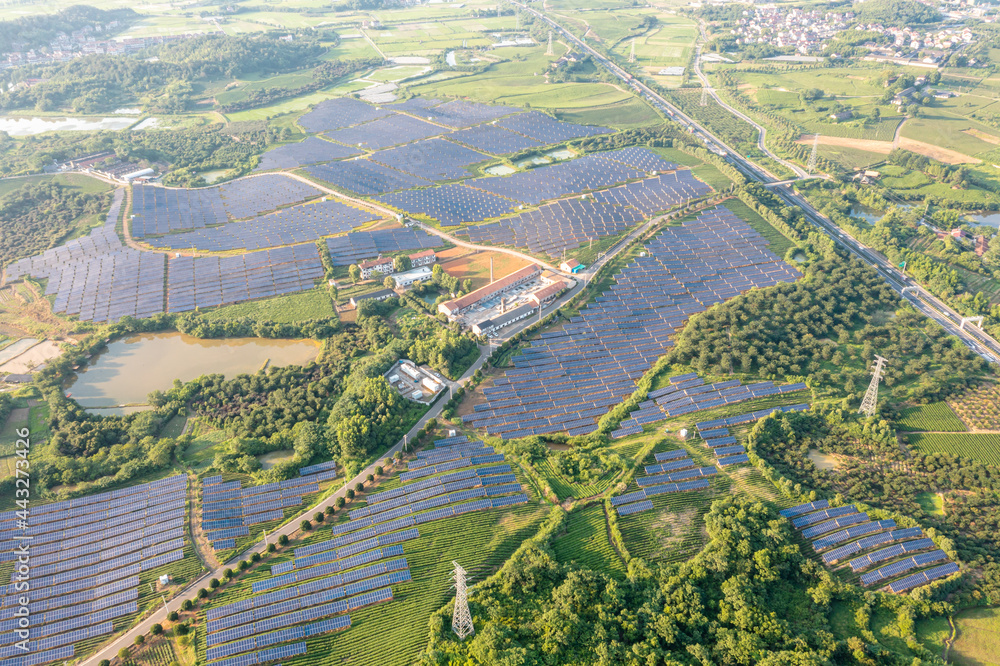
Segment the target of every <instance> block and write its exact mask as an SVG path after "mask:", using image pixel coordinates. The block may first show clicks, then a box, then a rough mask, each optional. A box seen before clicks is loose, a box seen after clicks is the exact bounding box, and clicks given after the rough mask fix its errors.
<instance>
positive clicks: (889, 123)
mask: <svg viewBox="0 0 1000 666" xmlns="http://www.w3.org/2000/svg"><path fill="white" fill-rule="evenodd" d="M902 121H903V119H902V118H882V119H881V120H879V121H877V122H865V123H862V122H859V121H854V122H851V121H848V122H845V123H831V122H820V121H815V120H814V121H805V122H802V123H801V125H802V128H803V129H804V130H805V131H806V133H807V134H821V135H823V136H836V137H841V138H845V139H865V140H870V141H892V139H893V136H895V134H896V128H897V127H899V123H901V122H902Z"/></svg>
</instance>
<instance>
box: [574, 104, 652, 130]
mask: <svg viewBox="0 0 1000 666" xmlns="http://www.w3.org/2000/svg"><path fill="white" fill-rule="evenodd" d="M554 113H555V116H556V117H557V118H558V119H559V120H562V121H565V122H568V123H578V124H581V125H603V126H605V127H614V128H617V129H629V128H631V127H642V126H644V125H649V124H652V123H655V122H657V121H659V120H660V116H659V114H657V113H656V111H654V110H653V109H652V107H650V106H649V105H648V104H646V103H645V102H643V101H642V100H640V99H638V98H636V97H630V98H629V99H627V100H622V101H619V102H614V103H612V104H605V105H603V106H595V107H593V108H587V109H562V108H557V109H555V110H554Z"/></svg>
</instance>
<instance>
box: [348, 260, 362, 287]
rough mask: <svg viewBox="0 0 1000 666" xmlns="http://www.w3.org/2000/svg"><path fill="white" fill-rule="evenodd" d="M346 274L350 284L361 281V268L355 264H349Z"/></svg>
mask: <svg viewBox="0 0 1000 666" xmlns="http://www.w3.org/2000/svg"><path fill="white" fill-rule="evenodd" d="M347 274H348V275H350V276H351V282H353V283H354V284H357V283H358V281H359V280H361V267H360V266H358V265H357V264H351V265H350V266H348V268H347Z"/></svg>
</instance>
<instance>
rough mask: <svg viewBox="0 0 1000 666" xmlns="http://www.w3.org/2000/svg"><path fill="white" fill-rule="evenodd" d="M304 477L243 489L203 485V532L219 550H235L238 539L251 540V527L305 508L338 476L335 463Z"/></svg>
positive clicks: (234, 484) (233, 484)
mask: <svg viewBox="0 0 1000 666" xmlns="http://www.w3.org/2000/svg"><path fill="white" fill-rule="evenodd" d="M300 473H301V474H302V476H300V477H299V478H296V479H288V480H286V481H279V482H274V483H268V484H264V485H260V486H250V487H247V488H242V487H241V485H242V484H241V483H240V482H239V481H228V482H223V481H222V478H221V477H214V478H212V483H205V482H204V481H203V482H202V513H201V529H202V531H203V532H204V533H205V536H206V538H208V540H209V541H210V542H211V543H212V547H213V548H214V549H215V550H224V549H229V548H234V547H235V546H236V541H235V540H236V539H237V538H239V537H245V536H249V534H250V530H249V527H250V526H253V525H260V524H263V523H269V522H272V521H275V520H281V519H282V518H284V515H285V513H284V510H285V509H288V508H292V507H298V506H301V505H302V502H303V499H304V497H305V496H306V495H311V494H313V493H317V492H319V483H320V482H321V481H327V480H331V479H333V478H335V477H336V476H337V470H336V463H334V462H333V461H332V460H331V461H330V462H327V463H320V464H318V465H313V466H311V467H303V468H302V470H300Z"/></svg>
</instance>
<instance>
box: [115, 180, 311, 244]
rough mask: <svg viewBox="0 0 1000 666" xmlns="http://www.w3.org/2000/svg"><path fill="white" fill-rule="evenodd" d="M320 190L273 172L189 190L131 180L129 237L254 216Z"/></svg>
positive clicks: (298, 200) (152, 234) (143, 236)
mask: <svg viewBox="0 0 1000 666" xmlns="http://www.w3.org/2000/svg"><path fill="white" fill-rule="evenodd" d="M321 194H322V192H321V191H320V190H318V189H316V188H315V187H314V186H312V185H307V184H306V183H303V182H302V181H300V180H297V179H295V178H292V177H291V176H286V175H284V174H277V173H271V174H263V175H260V176H251V177H248V178H240V179H239V180H234V181H231V182H228V183H224V184H223V185H219V186H218V187H207V188H203V189H190V190H189V189H179V188H178V189H173V188H166V187H160V186H158V185H143V184H139V183H136V184H133V185H132V216H133V217H132V236H133V237H134V238H145V237H146V236H154V235H159V234H169V233H175V232H177V231H188V230H190V229H202V228H204V227H207V226H212V225H216V224H223V223H225V222H228V221H229V220H230V219H233V220H242V219H245V218H250V217H256V216H258V215H260V214H261V213H265V212H267V211H270V210H275V209H277V208H281V207H282V206H287V205H289V204H293V203H297V202H300V201H304V200H306V199H309V198H311V197H316V196H319V195H321Z"/></svg>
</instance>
